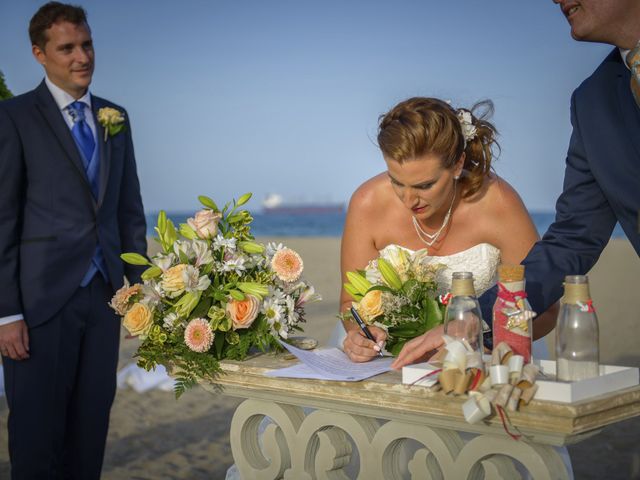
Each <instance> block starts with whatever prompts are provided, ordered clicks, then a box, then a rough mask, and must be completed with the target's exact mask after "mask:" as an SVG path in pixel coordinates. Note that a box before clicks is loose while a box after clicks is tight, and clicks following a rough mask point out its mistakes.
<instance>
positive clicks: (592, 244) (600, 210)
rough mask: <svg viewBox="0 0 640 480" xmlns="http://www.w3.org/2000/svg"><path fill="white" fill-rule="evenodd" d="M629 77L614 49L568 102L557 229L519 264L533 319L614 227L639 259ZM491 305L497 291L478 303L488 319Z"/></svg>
mask: <svg viewBox="0 0 640 480" xmlns="http://www.w3.org/2000/svg"><path fill="white" fill-rule="evenodd" d="M630 75H631V73H630V72H629V69H628V68H627V67H626V66H625V64H624V63H623V61H622V58H621V56H620V52H619V50H618V49H617V48H616V49H615V50H614V51H612V52H611V54H610V55H609V56H608V57H607V58H606V59H605V60H604V61H603V62H602V63H601V64H600V66H599V67H598V68H597V69H596V71H595V72H594V73H593V74H592V75H591V76H590V77H589V78H587V79H586V80H585V81H584V82H583V83H582V84H581V85H580V86H579V87H578V88H577V89H576V91H575V92H574V93H573V96H572V98H571V124H572V126H573V133H572V135H571V140H570V143H569V151H568V154H567V161H566V170H565V177H564V188H563V192H562V194H561V195H560V197H559V198H558V201H557V203H556V218H555V222H554V223H553V224H552V225H551V226H550V227H549V230H547V232H546V233H545V234H544V236H543V238H542V240H540V241H539V242H537V243H536V244H535V246H534V247H533V248H532V249H531V251H530V252H529V254H528V255H527V258H525V259H524V260H523V262H522V264H523V265H525V275H526V290H527V295H528V298H529V302H530V303H531V306H532V308H533V310H534V311H536V312H539V313H540V312H544V311H545V310H547V308H549V307H550V306H551V305H553V304H554V303H555V302H556V301H558V299H560V297H561V296H562V293H563V289H562V282H563V281H564V277H565V276H566V275H574V274H575V275H583V274H586V273H587V272H588V271H589V270H590V269H591V267H593V265H594V264H595V263H596V261H597V260H598V258H599V257H600V254H601V253H602V250H603V249H604V247H605V246H606V245H607V242H608V241H609V239H610V237H611V232H612V231H613V228H614V227H615V224H616V221H617V222H619V223H620V225H621V226H622V228H623V230H624V232H625V233H626V235H627V237H628V238H629V240H630V242H631V244H632V245H633V248H634V249H635V250H636V252H637V253H638V255H640V233H639V232H638V228H639V225H638V222H639V221H640V219H639V212H640V108H639V107H638V106H637V105H636V103H635V101H634V99H633V95H632V94H631V89H630V87H629V82H630ZM495 298H496V288H495V287H494V288H493V289H491V290H489V291H488V292H487V293H485V294H484V295H483V296H482V297H481V298H480V302H481V305H482V313H483V316H484V317H485V319H489V320H490V319H491V307H492V306H493V303H494V301H495Z"/></svg>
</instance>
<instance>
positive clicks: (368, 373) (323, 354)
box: [265, 342, 394, 382]
mask: <svg viewBox="0 0 640 480" xmlns="http://www.w3.org/2000/svg"><path fill="white" fill-rule="evenodd" d="M280 343H281V344H282V346H283V347H285V348H286V349H287V350H289V352H291V353H292V354H293V355H295V356H296V357H297V358H298V360H300V362H301V363H299V364H298V365H294V366H292V367H285V368H281V369H278V370H272V371H271V372H268V373H266V374H265V375H267V376H268V377H289V378H311V379H316V380H337V381H342V382H357V381H359V380H364V379H365V378H369V377H373V376H374V375H378V374H380V373H384V372H388V371H389V370H391V363H392V362H393V360H394V359H393V357H384V358H376V359H374V360H371V361H370V362H365V363H355V362H352V361H351V360H350V359H349V357H348V356H347V355H346V354H345V353H344V352H343V351H342V350H340V349H338V348H328V349H324V350H301V349H299V348H296V347H294V346H292V345H289V344H288V343H284V342H280Z"/></svg>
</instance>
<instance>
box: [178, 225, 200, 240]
mask: <svg viewBox="0 0 640 480" xmlns="http://www.w3.org/2000/svg"><path fill="white" fill-rule="evenodd" d="M180 235H182V236H183V237H185V238H188V239H189V240H195V239H196V238H198V234H197V233H196V232H195V230H194V229H193V228H191V227H190V226H189V225H188V224H186V223H181V224H180Z"/></svg>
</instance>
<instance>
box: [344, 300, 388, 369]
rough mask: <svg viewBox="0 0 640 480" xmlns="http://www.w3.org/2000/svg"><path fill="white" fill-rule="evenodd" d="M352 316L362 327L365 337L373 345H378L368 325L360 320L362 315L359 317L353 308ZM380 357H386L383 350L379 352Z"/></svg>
mask: <svg viewBox="0 0 640 480" xmlns="http://www.w3.org/2000/svg"><path fill="white" fill-rule="evenodd" d="M351 315H353V318H355V320H356V322H357V324H358V326H359V327H360V329H361V330H362V331H363V332H364V334H365V336H366V337H367V338H368V339H369V340H371V341H372V342H373V343H376V339H375V338H373V335H371V332H370V331H369V329H368V328H367V325H366V324H365V323H364V321H363V320H362V318H360V315H358V311H357V310H356V309H355V308H353V307H351ZM378 355H380V356H381V357H384V354H383V353H382V350H379V351H378Z"/></svg>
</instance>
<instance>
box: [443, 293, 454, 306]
mask: <svg viewBox="0 0 640 480" xmlns="http://www.w3.org/2000/svg"><path fill="white" fill-rule="evenodd" d="M452 298H453V296H452V295H451V293H447V294H446V295H440V303H441V304H443V305H445V306H446V305H449V302H450V301H451V299H452Z"/></svg>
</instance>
